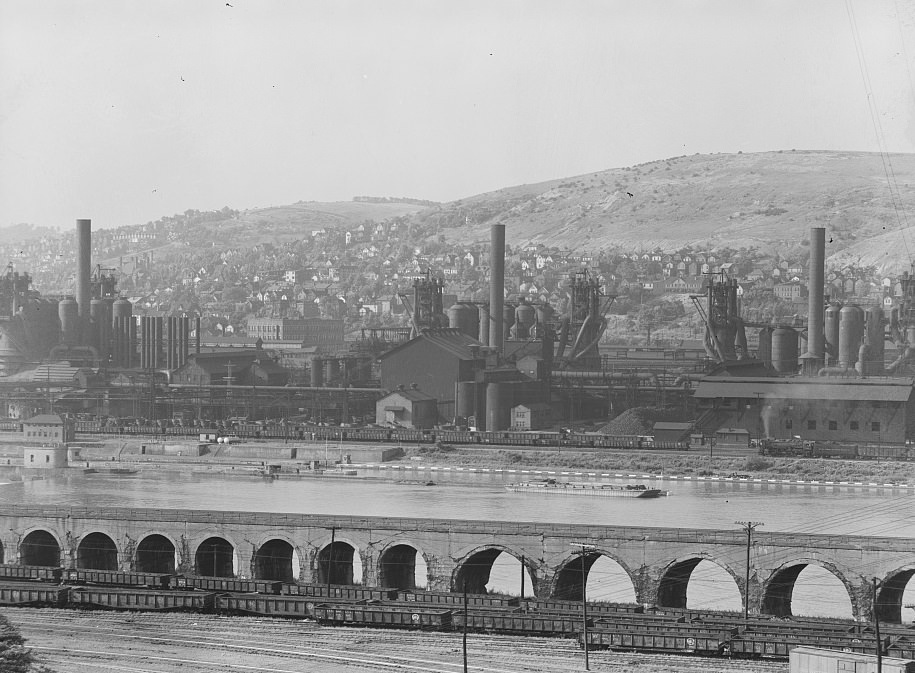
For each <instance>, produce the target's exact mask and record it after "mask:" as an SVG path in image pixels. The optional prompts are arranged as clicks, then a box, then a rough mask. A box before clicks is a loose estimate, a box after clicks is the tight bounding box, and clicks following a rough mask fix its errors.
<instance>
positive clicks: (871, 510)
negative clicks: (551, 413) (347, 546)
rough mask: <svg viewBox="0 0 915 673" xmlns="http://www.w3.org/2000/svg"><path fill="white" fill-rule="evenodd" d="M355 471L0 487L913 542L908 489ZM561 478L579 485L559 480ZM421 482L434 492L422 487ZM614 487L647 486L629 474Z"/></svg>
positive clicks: (13, 491) (843, 609) (804, 587)
mask: <svg viewBox="0 0 915 673" xmlns="http://www.w3.org/2000/svg"><path fill="white" fill-rule="evenodd" d="M359 475H360V476H358V477H338V478H316V477H302V478H292V479H286V478H283V477H280V478H279V479H277V480H274V481H268V480H265V479H263V478H261V477H256V476H226V475H213V474H194V473H190V474H188V473H183V472H158V471H153V470H141V471H140V472H139V473H137V474H135V475H128V476H114V475H108V474H104V473H99V474H89V475H84V474H82V473H79V472H74V474H73V475H72V476H67V477H55V478H50V479H39V480H30V481H22V482H11V483H7V484H3V485H0V503H2V502H7V503H16V504H46V505H73V506H84V507H157V508H175V509H213V510H244V511H260V512H290V513H313V514H337V515H356V516H367V515H370V516H390V517H415V516H421V517H427V518H455V519H477V520H507V521H542V522H553V523H577V524H594V525H623V526H626V525H632V526H673V527H688V528H722V529H737V528H738V527H739V526H738V524H736V522H737V521H758V522H761V523H762V524H763V529H764V530H766V531H790V532H802V533H830V534H854V535H881V536H895V537H911V538H915V516H913V514H915V494H913V492H912V491H911V490H906V489H894V488H879V489H878V488H862V487H857V488H856V487H850V486H823V485H820V486H816V485H814V486H811V485H804V486H798V485H787V484H767V483H756V482H747V481H739V482H728V481H679V480H675V481H667V480H664V481H655V482H652V483H653V485H657V486H660V487H661V488H664V489H668V490H670V491H671V494H670V496H669V497H662V498H657V499H648V500H643V499H628V498H623V499H619V498H592V497H558V496H552V497H551V496H544V495H538V494H529V493H511V492H508V491H507V490H505V489H504V488H503V485H504V484H505V483H509V482H512V481H521V480H522V479H525V480H526V479H533V478H542V477H543V476H545V475H542V474H536V475H531V474H523V475H522V474H520V473H519V472H511V473H509V472H506V471H501V472H494V471H488V472H483V473H479V472H474V473H471V472H467V471H456V470H435V471H433V470H429V469H417V470H412V469H411V470H404V471H399V472H394V471H391V470H381V469H364V468H359ZM557 478H561V479H574V480H577V479H581V478H580V477H574V476H562V475H561V474H559V475H557ZM585 478H587V477H585ZM428 481H433V482H434V485H426V483H427V482H428ZM611 481H614V480H612V479H611ZM615 481H616V483H621V482H638V483H647V480H644V479H638V478H636V479H632V478H626V477H624V478H622V479H616V480H615ZM621 572H622V571H621V569H620V568H619V566H617V565H616V564H615V563H614V562H612V561H610V560H609V559H602V560H601V561H600V562H598V563H597V564H595V566H594V568H593V569H592V572H591V575H590V577H589V581H588V594H589V597H591V598H603V599H613V600H626V599H629V600H631V599H632V598H633V597H634V595H633V593H632V588H631V584H630V583H629V581H628V578H625V576H621ZM357 574H358V573H357ZM421 576H422V578H423V580H424V570H421V569H419V568H418V570H417V578H418V579H420V577H421ZM520 578H521V567H520V564H519V563H518V561H517V560H515V559H514V558H512V557H510V556H508V555H506V554H503V555H502V556H500V558H499V559H498V560H497V563H496V567H495V568H494V572H493V579H492V581H491V585H490V589H492V590H496V591H507V592H511V593H515V594H517V593H519V591H520V584H521V580H520ZM912 584H913V585H915V583H912ZM527 586H528V587H529V586H530V584H529V583H528V585H527ZM910 593H911V595H909V594H910ZM906 594H907V595H906V596H905V597H904V599H903V604H904V605H905V604H912V603H915V587H913V588H912V589H911V590H909V589H907V592H906ZM688 600H689V605H690V606H691V607H697V608H698V607H711V606H714V607H723V608H726V609H735V610H737V609H740V597H739V594H738V592H737V587H736V585H734V583H733V581H732V580H731V578H730V577H729V576H728V575H727V574H726V573H725V572H724V570H723V569H721V568H720V567H718V566H716V565H715V564H713V563H711V562H708V561H703V562H702V563H701V564H700V565H699V567H697V569H696V571H695V572H694V573H693V576H692V578H691V579H690V584H689V591H688ZM793 608H794V610H795V613H797V614H815V615H823V616H850V614H851V606H850V602H849V600H848V597H847V595H846V593H845V590H844V588H843V587H842V586H841V584H839V582H838V580H837V579H836V578H835V577H834V576H832V575H831V574H829V573H828V572H827V571H825V570H822V569H820V568H817V567H814V566H809V567H808V568H807V569H806V570H804V571H803V572H802V573H801V576H800V577H799V580H798V585H797V588H796V590H795V596H794V599H793ZM904 616H905V617H908V616H906V615H904Z"/></svg>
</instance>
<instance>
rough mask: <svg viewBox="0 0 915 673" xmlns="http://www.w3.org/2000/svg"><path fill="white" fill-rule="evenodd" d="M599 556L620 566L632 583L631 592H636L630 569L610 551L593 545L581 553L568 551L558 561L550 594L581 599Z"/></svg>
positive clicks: (567, 598) (560, 597)
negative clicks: (560, 561)
mask: <svg viewBox="0 0 915 673" xmlns="http://www.w3.org/2000/svg"><path fill="white" fill-rule="evenodd" d="M601 557H606V558H608V559H610V560H611V561H613V562H614V563H616V564H617V565H618V566H619V567H620V568H622V570H623V572H625V573H626V576H627V577H628V578H629V582H630V583H631V584H632V588H633V592H634V593H636V594H637V593H638V592H637V588H636V583H635V582H634V581H633V575H632V570H631V569H630V568H629V567H628V566H627V565H626V563H625V562H624V561H622V560H621V559H620V558H618V557H617V556H616V555H615V554H613V553H612V552H609V551H607V550H605V549H601V548H599V547H594V548H590V549H588V551H587V552H586V553H583V554H579V553H570V554H569V555H568V556H566V558H565V559H564V560H563V561H562V563H560V565H559V569H558V570H557V571H556V573H555V574H554V575H553V581H552V588H551V590H550V596H551V597H553V598H557V599H563V600H573V601H580V600H582V599H583V598H584V597H585V593H586V587H587V582H588V575H589V574H590V572H591V568H592V566H594V564H595V563H597V561H598V560H600V558H601ZM582 572H584V576H585V580H584V582H582Z"/></svg>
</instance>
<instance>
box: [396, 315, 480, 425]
mask: <svg viewBox="0 0 915 673" xmlns="http://www.w3.org/2000/svg"><path fill="white" fill-rule="evenodd" d="M485 359H486V351H485V350H484V346H483V344H482V343H480V342H479V341H477V340H476V339H474V338H473V337H471V336H468V335H466V334H464V333H463V332H461V331H460V330H458V329H454V328H450V327H446V328H442V329H431V330H426V331H424V332H422V333H420V334H419V335H418V336H416V337H414V338H413V339H411V340H410V341H407V342H406V343H404V344H401V345H400V346H397V347H396V348H392V349H391V350H389V351H388V352H386V353H383V354H382V355H381V356H380V358H379V360H380V362H381V387H382V388H384V389H386V390H396V389H397V388H398V387H400V386H403V387H404V388H412V387H413V384H414V383H415V384H416V385H417V386H418V387H419V388H420V389H421V390H423V391H425V392H426V393H428V394H429V395H431V396H432V397H434V398H435V399H437V400H438V411H439V414H440V415H441V416H442V417H443V418H446V419H450V418H453V417H454V413H455V406H454V405H455V387H456V384H457V383H458V382H459V381H473V380H474V377H475V376H476V371H477V370H478V369H480V368H481V367H482V366H483V365H484V364H485Z"/></svg>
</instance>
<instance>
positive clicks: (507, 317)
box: [502, 306, 515, 341]
mask: <svg viewBox="0 0 915 673" xmlns="http://www.w3.org/2000/svg"><path fill="white" fill-rule="evenodd" d="M514 324H515V309H514V308H513V307H511V306H503V308H502V329H503V330H504V332H503V334H502V340H503V341H507V340H508V338H509V335H510V333H511V329H512V326H513V325H514Z"/></svg>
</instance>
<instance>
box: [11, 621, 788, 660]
mask: <svg viewBox="0 0 915 673" xmlns="http://www.w3.org/2000/svg"><path fill="white" fill-rule="evenodd" d="M6 614H7V616H9V617H10V619H11V620H12V621H14V623H16V625H17V626H18V628H19V629H20V630H21V631H22V633H23V635H24V636H25V637H26V638H27V639H28V645H29V646H30V647H32V648H33V649H34V650H35V651H36V653H37V654H38V655H39V656H40V657H41V658H42V660H43V661H44V662H45V663H48V664H49V665H52V666H54V667H56V668H57V670H60V671H64V670H80V671H88V672H89V673H95V672H101V671H123V672H124V673H153V672H155V673H179V671H180V672H181V673H211V672H212V671H248V672H249V671H252V670H256V671H262V672H270V673H304V672H306V671H307V672H308V673H331V672H333V673H358V672H364V671H398V670H399V671H417V670H422V671H429V672H430V673H455V672H459V671H460V670H462V655H461V636H460V634H454V633H438V632H429V633H403V632H392V631H385V630H379V629H350V628H329V627H322V626H320V625H317V624H314V623H311V622H302V621H285V620H274V619H263V618H258V617H231V618H230V617H222V616H217V615H198V614H184V613H167V614H153V613H137V614H132V615H130V617H129V618H128V619H129V622H126V621H125V617H124V615H123V613H106V612H88V613H87V612H83V611H75V610H69V609H63V610H59V611H58V610H55V611H50V610H43V609H38V608H19V609H17V610H14V611H7V612H6ZM190 633H193V634H194V635H193V637H189V636H187V634H190ZM137 635H141V636H144V638H147V639H145V640H141V639H137V638H135V637H134V636H137ZM152 638H155V640H153V639H152ZM242 640H247V641H249V642H246V643H245V645H246V646H247V645H251V646H252V647H251V648H248V649H245V648H231V649H229V650H225V649H224V648H223V646H224V645H237V644H238V643H239V642H240V641H242ZM197 642H200V643H202V644H200V645H198V644H196V643H197ZM141 643H142V644H141ZM467 647H468V664H469V670H471V671H475V672H483V671H486V672H489V673H531V672H532V671H538V672H543V673H560V672H562V673H565V672H566V671H569V670H576V669H580V668H581V667H582V663H583V662H582V652H581V650H580V649H578V647H577V645H576V644H575V642H574V641H572V640H568V639H555V638H551V639H546V638H541V639H530V638H522V637H510V636H492V635H486V634H470V636H469V637H468V641H467ZM152 651H154V652H155V654H153V655H150V654H149V653H150V652H152ZM427 662H432V663H427ZM591 669H592V670H594V671H605V672H608V673H609V672H612V673H623V672H624V671H625V672H626V673H661V672H662V671H671V670H676V671H682V672H683V673H691V672H695V673H699V672H703V673H725V672H743V673H775V672H776V671H779V672H781V671H784V670H785V665H784V663H782V662H771V661H740V660H720V661H719V660H711V659H696V658H690V657H686V656H677V655H641V654H637V653H611V652H592V653H591Z"/></svg>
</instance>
